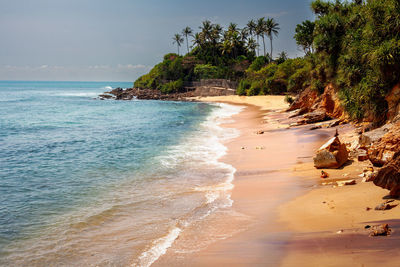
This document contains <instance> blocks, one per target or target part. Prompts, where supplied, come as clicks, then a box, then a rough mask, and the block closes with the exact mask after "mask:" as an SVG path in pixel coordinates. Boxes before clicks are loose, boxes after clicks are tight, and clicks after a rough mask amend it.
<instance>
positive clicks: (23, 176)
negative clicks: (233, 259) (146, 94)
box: [0, 81, 241, 266]
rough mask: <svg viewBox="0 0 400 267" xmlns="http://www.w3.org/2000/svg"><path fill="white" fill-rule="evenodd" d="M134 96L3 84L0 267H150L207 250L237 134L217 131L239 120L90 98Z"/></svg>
mask: <svg viewBox="0 0 400 267" xmlns="http://www.w3.org/2000/svg"><path fill="white" fill-rule="evenodd" d="M130 86H131V83H117V82H29V81H0V265H1V266H150V265H151V264H152V263H154V262H155V261H156V260H157V259H158V258H159V257H160V256H161V255H163V254H164V253H165V252H166V251H167V250H168V249H174V250H175V252H176V253H191V252H193V251H196V250H198V249H200V248H201V247H202V246H203V245H204V246H205V245H207V244H209V243H210V242H213V238H212V236H213V235H212V234H209V235H207V240H205V239H204V237H200V236H199V234H198V233H199V232H201V231H205V230H204V227H202V225H208V226H210V225H212V223H213V222H217V216H218V214H220V216H222V214H225V215H226V214H227V213H229V212H230V209H231V206H232V200H231V198H230V194H231V190H232V187H233V184H232V180H233V175H234V172H235V169H234V168H233V167H232V166H230V165H228V164H225V163H223V162H220V161H219V159H220V158H221V157H222V156H223V155H224V154H225V153H226V147H225V146H224V143H225V142H227V141H229V140H230V139H232V138H234V137H236V136H238V134H239V133H238V132H237V131H236V130H235V129H229V128H225V129H223V128H221V127H220V124H221V123H223V122H229V121H230V120H231V116H232V115H234V114H237V113H238V112H240V109H241V108H240V107H237V106H231V105H226V104H206V103H193V102H163V101H145V100H132V101H115V100H103V101H102V100H99V99H98V98H97V96H98V95H99V94H101V93H102V92H104V91H107V90H110V89H111V88H115V87H123V88H127V87H130ZM225 215H224V216H225ZM232 216H233V215H232ZM212 220H214V221H212ZM228 234H229V233H227V235H228ZM203 236H204V233H203ZM216 238H223V233H222V234H221V231H219V233H218V237H216ZM178 239H179V242H177V240H178Z"/></svg>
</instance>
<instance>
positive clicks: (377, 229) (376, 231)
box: [369, 223, 392, 236]
mask: <svg viewBox="0 0 400 267" xmlns="http://www.w3.org/2000/svg"><path fill="white" fill-rule="evenodd" d="M391 232H392V229H391V228H390V227H389V225H388V224H387V223H385V224H382V225H379V226H374V227H372V230H371V232H370V233H369V235H370V236H388V235H390V233H391Z"/></svg>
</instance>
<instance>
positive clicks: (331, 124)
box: [328, 119, 342, 128]
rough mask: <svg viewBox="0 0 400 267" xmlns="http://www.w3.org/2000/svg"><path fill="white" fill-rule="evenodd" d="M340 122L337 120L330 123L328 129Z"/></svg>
mask: <svg viewBox="0 0 400 267" xmlns="http://www.w3.org/2000/svg"><path fill="white" fill-rule="evenodd" d="M341 123H342V121H341V120H339V119H336V120H333V121H332V122H331V123H329V125H328V128H333V127H336V126H338V125H339V124H341Z"/></svg>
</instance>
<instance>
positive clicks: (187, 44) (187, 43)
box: [186, 35, 189, 54]
mask: <svg viewBox="0 0 400 267" xmlns="http://www.w3.org/2000/svg"><path fill="white" fill-rule="evenodd" d="M186 47H187V51H188V54H189V42H188V37H187V35H186Z"/></svg>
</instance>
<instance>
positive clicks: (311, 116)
mask: <svg viewBox="0 0 400 267" xmlns="http://www.w3.org/2000/svg"><path fill="white" fill-rule="evenodd" d="M330 119H331V117H329V116H328V115H327V114H326V112H325V111H323V110H316V111H313V112H310V113H308V114H306V115H304V117H303V119H301V120H300V121H299V122H298V124H310V123H316V122H320V121H326V120H330Z"/></svg>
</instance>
